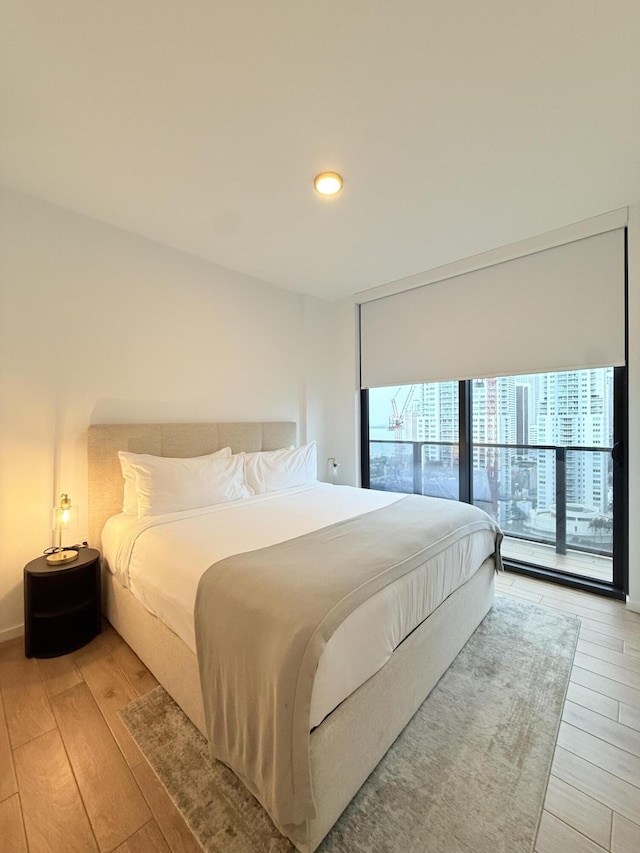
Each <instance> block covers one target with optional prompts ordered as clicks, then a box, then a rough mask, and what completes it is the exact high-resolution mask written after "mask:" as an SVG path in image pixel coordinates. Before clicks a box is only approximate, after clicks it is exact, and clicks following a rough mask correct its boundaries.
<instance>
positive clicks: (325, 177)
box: [313, 172, 342, 195]
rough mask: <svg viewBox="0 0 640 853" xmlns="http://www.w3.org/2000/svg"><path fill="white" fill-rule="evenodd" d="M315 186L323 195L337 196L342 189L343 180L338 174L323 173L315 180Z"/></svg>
mask: <svg viewBox="0 0 640 853" xmlns="http://www.w3.org/2000/svg"><path fill="white" fill-rule="evenodd" d="M313 186H314V187H315V188H316V192H318V193H320V194H321V195H337V193H339V192H340V190H341V189H342V178H341V176H340V175H339V174H338V173H337V172H322V173H321V174H320V175H316V176H315V178H314V179H313Z"/></svg>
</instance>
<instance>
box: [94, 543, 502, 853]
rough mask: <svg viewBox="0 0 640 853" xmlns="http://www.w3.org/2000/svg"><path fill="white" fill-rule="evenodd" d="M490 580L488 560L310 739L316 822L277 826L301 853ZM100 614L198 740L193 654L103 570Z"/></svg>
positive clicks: (444, 660) (441, 669) (445, 662)
mask: <svg viewBox="0 0 640 853" xmlns="http://www.w3.org/2000/svg"><path fill="white" fill-rule="evenodd" d="M494 573H495V562H494V560H493V558H489V559H488V560H486V561H485V562H484V563H483V564H482V566H481V567H480V569H479V570H478V571H477V572H476V573H475V574H474V575H473V576H472V577H471V578H470V579H469V580H467V581H466V583H465V584H464V585H463V586H461V587H460V588H459V589H457V590H456V591H455V592H454V593H452V594H451V595H450V596H449V598H447V599H446V600H445V601H444V602H443V603H442V604H441V605H440V606H439V607H438V608H437V609H436V610H435V611H434V612H433V613H432V614H431V616H429V618H428V619H426V620H425V621H424V622H423V623H422V624H421V625H420V626H419V627H418V628H416V630H415V631H413V632H412V633H411V634H410V635H409V637H407V639H406V640H405V641H404V642H403V643H402V644H401V645H400V646H399V647H398V648H397V649H396V651H395V652H394V654H393V656H392V658H391V659H390V660H389V662H388V663H387V664H386V665H385V666H384V667H383V668H382V669H381V670H379V671H378V672H377V673H376V674H375V675H374V676H372V677H371V678H370V679H369V680H368V681H366V682H365V683H364V684H363V685H362V686H361V687H359V688H358V690H356V691H355V693H353V694H352V695H351V696H349V698H348V699H345V701H344V702H342V704H341V705H339V706H338V708H336V709H335V711H333V713H331V714H329V716H328V717H326V719H325V720H324V721H323V722H322V724H321V725H320V726H318V728H316V729H314V731H313V732H312V733H311V776H312V784H313V791H314V797H315V800H316V806H317V814H316V817H315V818H313V819H312V820H309V821H307V822H305V823H304V824H299V825H295V826H294V825H285V826H278V829H279V830H280V832H281V833H282V834H283V835H285V836H287V837H288V838H289V839H290V840H291V841H292V843H293V844H294V845H295V847H296V848H297V849H298V850H300V851H301V853H312V851H314V850H315V849H316V847H317V846H318V845H319V844H320V842H321V841H322V839H323V838H324V837H325V835H326V834H327V832H329V830H330V829H331V827H332V826H333V824H334V823H335V822H336V820H337V819H338V818H339V817H340V815H341V814H342V812H343V811H344V809H345V808H346V807H347V805H348V804H349V802H350V801H351V800H352V799H353V797H354V795H355V794H356V792H357V791H358V789H359V788H360V787H361V786H362V784H363V783H364V781H365V780H366V779H367V777H368V776H369V774H370V773H371V771H372V770H373V769H374V768H375V766H376V765H377V764H378V762H379V761H380V759H381V758H382V757H383V755H384V754H385V753H386V751H387V750H388V749H389V747H390V746H391V745H392V743H393V742H394V740H395V739H396V737H397V736H398V734H399V733H400V732H401V731H402V729H403V728H404V727H405V726H406V724H407V723H408V722H409V720H410V719H411V717H412V716H413V714H415V712H416V711H417V709H418V708H419V707H420V705H421V704H422V702H423V701H424V699H425V697H426V696H428V694H429V693H430V692H431V690H432V689H433V687H434V686H435V685H436V683H437V682H438V680H439V679H440V677H441V676H442V675H443V674H444V673H445V672H446V670H447V669H448V667H449V666H450V664H451V663H452V662H453V660H454V659H455V657H456V655H457V654H458V652H459V651H460V650H461V648H462V647H463V646H464V644H465V643H466V642H467V640H468V639H469V637H470V636H471V634H472V633H473V632H474V631H475V629H476V628H477V626H478V625H479V624H480V622H481V621H482V619H483V618H484V617H485V615H486V614H487V612H488V611H489V609H490V607H491V605H492V603H493V596H494ZM103 607H104V611H105V615H106V617H107V619H108V620H109V622H110V623H111V624H112V625H113V627H114V628H115V629H116V631H118V633H119V634H120V635H121V636H122V637H123V639H124V640H125V641H126V642H127V643H128V644H129V646H131V648H132V649H133V650H134V651H135V652H136V654H137V655H138V656H139V657H140V659H141V660H142V661H143V662H144V664H145V665H146V666H147V667H148V668H149V669H150V671H151V672H152V673H153V674H154V675H155V677H156V678H157V679H158V681H159V682H160V684H162V686H163V687H164V688H165V689H166V690H167V692H168V693H169V694H170V695H171V696H172V697H173V699H174V700H175V701H176V702H177V703H178V705H179V706H180V707H181V708H182V709H183V711H184V712H185V713H186V714H187V716H188V717H189V718H190V719H191V721H192V722H193V723H194V724H195V725H196V726H197V728H198V729H200V731H202V732H203V733H204V730H205V725H204V710H203V706H202V697H201V693H200V679H199V674H198V664H197V660H196V656H195V654H193V652H192V651H191V650H190V649H189V648H188V647H187V646H186V645H185V644H184V643H183V641H182V640H181V639H180V638H179V637H178V636H177V635H176V634H174V633H173V631H171V630H170V629H169V628H167V627H166V626H165V625H164V624H163V623H162V622H161V621H160V620H159V619H157V618H156V617H155V616H152V615H151V614H150V613H148V611H146V610H145V609H144V607H142V605H140V603H139V602H138V601H137V600H136V599H135V598H134V597H133V595H132V594H131V593H130V592H129V591H128V590H127V589H125V588H123V587H122V586H121V585H120V584H119V583H118V582H117V581H116V580H115V578H114V577H113V575H111V573H110V572H108V571H104V572H103ZM363 720H366V725H363Z"/></svg>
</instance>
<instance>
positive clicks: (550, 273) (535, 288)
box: [361, 228, 625, 388]
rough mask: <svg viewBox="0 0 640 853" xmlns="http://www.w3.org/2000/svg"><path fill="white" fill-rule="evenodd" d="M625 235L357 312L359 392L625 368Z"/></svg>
mask: <svg viewBox="0 0 640 853" xmlns="http://www.w3.org/2000/svg"><path fill="white" fill-rule="evenodd" d="M624 301H625V251H624V228H618V229H616V230H613V231H608V232H607V233H604V234H597V235H596V236H593V237H586V238H585V239H582V240H577V241H575V242H573V243H567V244H565V245H562V246H556V247H554V248H552V249H546V250H545V251H541V252H536V253H535V254H531V255H527V256H525V257H522V258H517V259H515V260H509V261H505V262H504V263H501V264H496V265H495V266H491V267H486V268H484V269H479V270H475V271H473V272H469V273H465V274H463V275H459V276H456V277H455V278H450V279H447V280H445V281H440V282H436V283H434V284H429V285H426V286H423V287H417V288H415V289H413V290H407V291H405V292H403V293H397V294H394V295H392V296H387V297H384V298H382V299H377V300H374V301H372V302H366V303H364V304H363V305H362V306H361V367H362V387H363V388H370V387H377V386H384V385H405V384H409V383H417V382H432V381H444V380H450V379H455V380H458V379H471V378H474V377H483V376H505V375H517V374H522V373H537V372H541V371H556V370H575V369H579V368H587V367H608V366H616V365H621V364H624V361H625V305H624Z"/></svg>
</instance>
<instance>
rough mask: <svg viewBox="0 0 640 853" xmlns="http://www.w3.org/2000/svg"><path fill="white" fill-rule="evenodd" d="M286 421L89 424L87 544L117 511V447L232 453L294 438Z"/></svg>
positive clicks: (96, 542)
mask: <svg viewBox="0 0 640 853" xmlns="http://www.w3.org/2000/svg"><path fill="white" fill-rule="evenodd" d="M296 433H297V430H296V424H295V423H293V422H291V421H272V422H255V423H254V422H243V423H191V424H188V423H185V424H92V425H91V426H90V427H89V435H88V454H89V458H88V462H89V544H90V545H91V547H92V548H100V547H101V545H100V534H101V533H102V528H103V527H104V525H105V522H106V520H107V519H108V518H109V517H110V516H112V515H115V514H116V513H118V512H122V495H123V479H122V472H121V470H120V461H119V460H118V451H119V450H130V451H132V452H133V453H151V454H152V455H153V456H174V457H178V456H181V457H185V456H203V455H204V454H206V453H213V451H214V450H220V448H221V447H230V448H231V450H232V451H233V452H234V453H239V452H240V451H245V452H246V453H252V452H254V451H256V450H277V449H278V448H280V447H288V446H290V445H291V444H296V438H297V436H296Z"/></svg>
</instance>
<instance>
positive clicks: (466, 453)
mask: <svg viewBox="0 0 640 853" xmlns="http://www.w3.org/2000/svg"><path fill="white" fill-rule="evenodd" d="M471 405H472V403H471V382H469V381H468V380H463V381H462V382H459V383H458V448H459V450H458V479H459V495H460V497H459V499H460V500H461V501H464V502H465V503H469V504H470V503H473V448H472V424H471Z"/></svg>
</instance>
